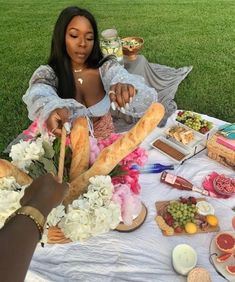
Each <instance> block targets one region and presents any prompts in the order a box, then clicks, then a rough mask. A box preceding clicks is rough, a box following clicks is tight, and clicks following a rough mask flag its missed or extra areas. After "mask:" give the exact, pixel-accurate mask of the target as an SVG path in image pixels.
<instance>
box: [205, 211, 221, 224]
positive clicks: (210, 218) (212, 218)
mask: <svg viewBox="0 0 235 282" xmlns="http://www.w3.org/2000/svg"><path fill="white" fill-rule="evenodd" d="M206 221H207V223H208V224H209V225H210V226H217V225H218V218H217V217H216V216H215V215H213V214H209V215H207V216H206Z"/></svg>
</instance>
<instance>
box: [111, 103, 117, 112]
mask: <svg viewBox="0 0 235 282" xmlns="http://www.w3.org/2000/svg"><path fill="white" fill-rule="evenodd" d="M111 108H112V109H113V110H114V111H115V110H116V105H115V103H114V102H112V103H111Z"/></svg>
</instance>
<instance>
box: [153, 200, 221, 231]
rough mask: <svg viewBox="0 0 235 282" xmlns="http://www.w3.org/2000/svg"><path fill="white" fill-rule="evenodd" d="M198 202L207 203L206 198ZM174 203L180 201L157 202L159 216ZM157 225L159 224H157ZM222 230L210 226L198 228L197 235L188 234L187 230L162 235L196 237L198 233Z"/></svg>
mask: <svg viewBox="0 0 235 282" xmlns="http://www.w3.org/2000/svg"><path fill="white" fill-rule="evenodd" d="M196 200H197V202H199V201H206V199H205V198H196ZM172 201H178V199H176V200H171V201H160V202H155V206H156V210H157V215H160V216H162V215H163V213H164V211H165V209H166V207H167V206H168V205H169V203H170V202H172ZM156 224H157V223H156ZM219 230H220V227H219V225H217V226H215V227H213V226H210V225H208V226H207V227H206V228H205V229H201V228H200V227H199V226H197V232H196V233H193V234H190V233H187V232H186V231H185V230H183V231H182V232H180V233H178V232H174V234H173V235H167V234H165V233H164V232H163V230H161V231H162V234H163V235H164V236H176V235H177V236H178V235H194V234H198V233H208V232H218V231H219Z"/></svg>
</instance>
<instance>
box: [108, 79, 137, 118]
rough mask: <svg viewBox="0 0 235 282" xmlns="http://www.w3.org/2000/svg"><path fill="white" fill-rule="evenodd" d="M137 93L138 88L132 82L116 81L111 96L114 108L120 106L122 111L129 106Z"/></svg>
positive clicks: (111, 88)
mask: <svg viewBox="0 0 235 282" xmlns="http://www.w3.org/2000/svg"><path fill="white" fill-rule="evenodd" d="M135 94H136V89H135V87H134V86H133V85H131V84H126V83H116V84H114V85H112V86H111V87H110V91H109V97H110V100H111V107H112V109H113V110H116V108H119V109H120V111H121V112H122V113H125V109H128V108H129V103H131V102H132V98H133V97H134V96H135Z"/></svg>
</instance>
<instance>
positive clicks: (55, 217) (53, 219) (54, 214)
mask: <svg viewBox="0 0 235 282" xmlns="http://www.w3.org/2000/svg"><path fill="white" fill-rule="evenodd" d="M64 216H65V207H64V206H63V205H59V206H57V207H56V208H54V209H52V211H51V212H50V213H49V215H48V217H47V224H48V225H49V226H56V225H57V224H58V223H59V222H60V220H61V218H63V217H64Z"/></svg>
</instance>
